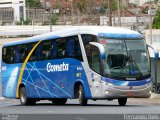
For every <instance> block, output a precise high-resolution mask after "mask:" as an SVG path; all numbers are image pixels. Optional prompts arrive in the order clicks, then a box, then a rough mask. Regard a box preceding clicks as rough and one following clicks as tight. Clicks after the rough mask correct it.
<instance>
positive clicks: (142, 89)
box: [103, 83, 151, 99]
mask: <svg viewBox="0 0 160 120" xmlns="http://www.w3.org/2000/svg"><path fill="white" fill-rule="evenodd" d="M103 91H104V93H103V97H104V98H109V99H116V98H149V97H150V96H151V83H149V84H146V85H142V86H115V85H109V86H108V85H105V87H104V90H103Z"/></svg>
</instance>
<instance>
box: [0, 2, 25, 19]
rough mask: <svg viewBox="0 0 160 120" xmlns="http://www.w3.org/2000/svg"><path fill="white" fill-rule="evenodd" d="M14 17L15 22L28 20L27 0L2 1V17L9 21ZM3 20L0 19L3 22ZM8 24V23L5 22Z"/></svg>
mask: <svg viewBox="0 0 160 120" xmlns="http://www.w3.org/2000/svg"><path fill="white" fill-rule="evenodd" d="M9 16H11V17H13V20H14V21H20V20H21V19H24V20H25V19H26V8H25V0H0V17H1V18H2V17H3V20H4V21H5V19H7V20H8V17H9ZM1 20H2V19H0V21H1ZM5 22H6V21H5Z"/></svg>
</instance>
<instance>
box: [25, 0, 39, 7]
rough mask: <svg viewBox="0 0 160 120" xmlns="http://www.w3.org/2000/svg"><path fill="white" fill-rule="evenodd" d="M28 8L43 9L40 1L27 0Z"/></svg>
mask: <svg viewBox="0 0 160 120" xmlns="http://www.w3.org/2000/svg"><path fill="white" fill-rule="evenodd" d="M26 6H27V7H28V8H42V4H41V3H40V0H26Z"/></svg>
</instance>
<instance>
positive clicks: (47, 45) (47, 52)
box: [42, 41, 52, 60]
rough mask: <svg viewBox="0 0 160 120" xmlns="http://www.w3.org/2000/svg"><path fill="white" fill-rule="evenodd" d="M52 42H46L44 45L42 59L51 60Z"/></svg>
mask: <svg viewBox="0 0 160 120" xmlns="http://www.w3.org/2000/svg"><path fill="white" fill-rule="evenodd" d="M51 47H52V45H51V41H44V42H43V43H42V59H43V60H49V59H51Z"/></svg>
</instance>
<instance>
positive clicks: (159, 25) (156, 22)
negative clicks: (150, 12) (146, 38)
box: [152, 11, 160, 29]
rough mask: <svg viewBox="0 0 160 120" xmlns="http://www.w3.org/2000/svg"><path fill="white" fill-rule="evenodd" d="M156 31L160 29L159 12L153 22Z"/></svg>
mask: <svg viewBox="0 0 160 120" xmlns="http://www.w3.org/2000/svg"><path fill="white" fill-rule="evenodd" d="M152 27H153V28H154V29H160V11H158V12H157V14H156V16H155V18H154V20H153V26H152Z"/></svg>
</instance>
